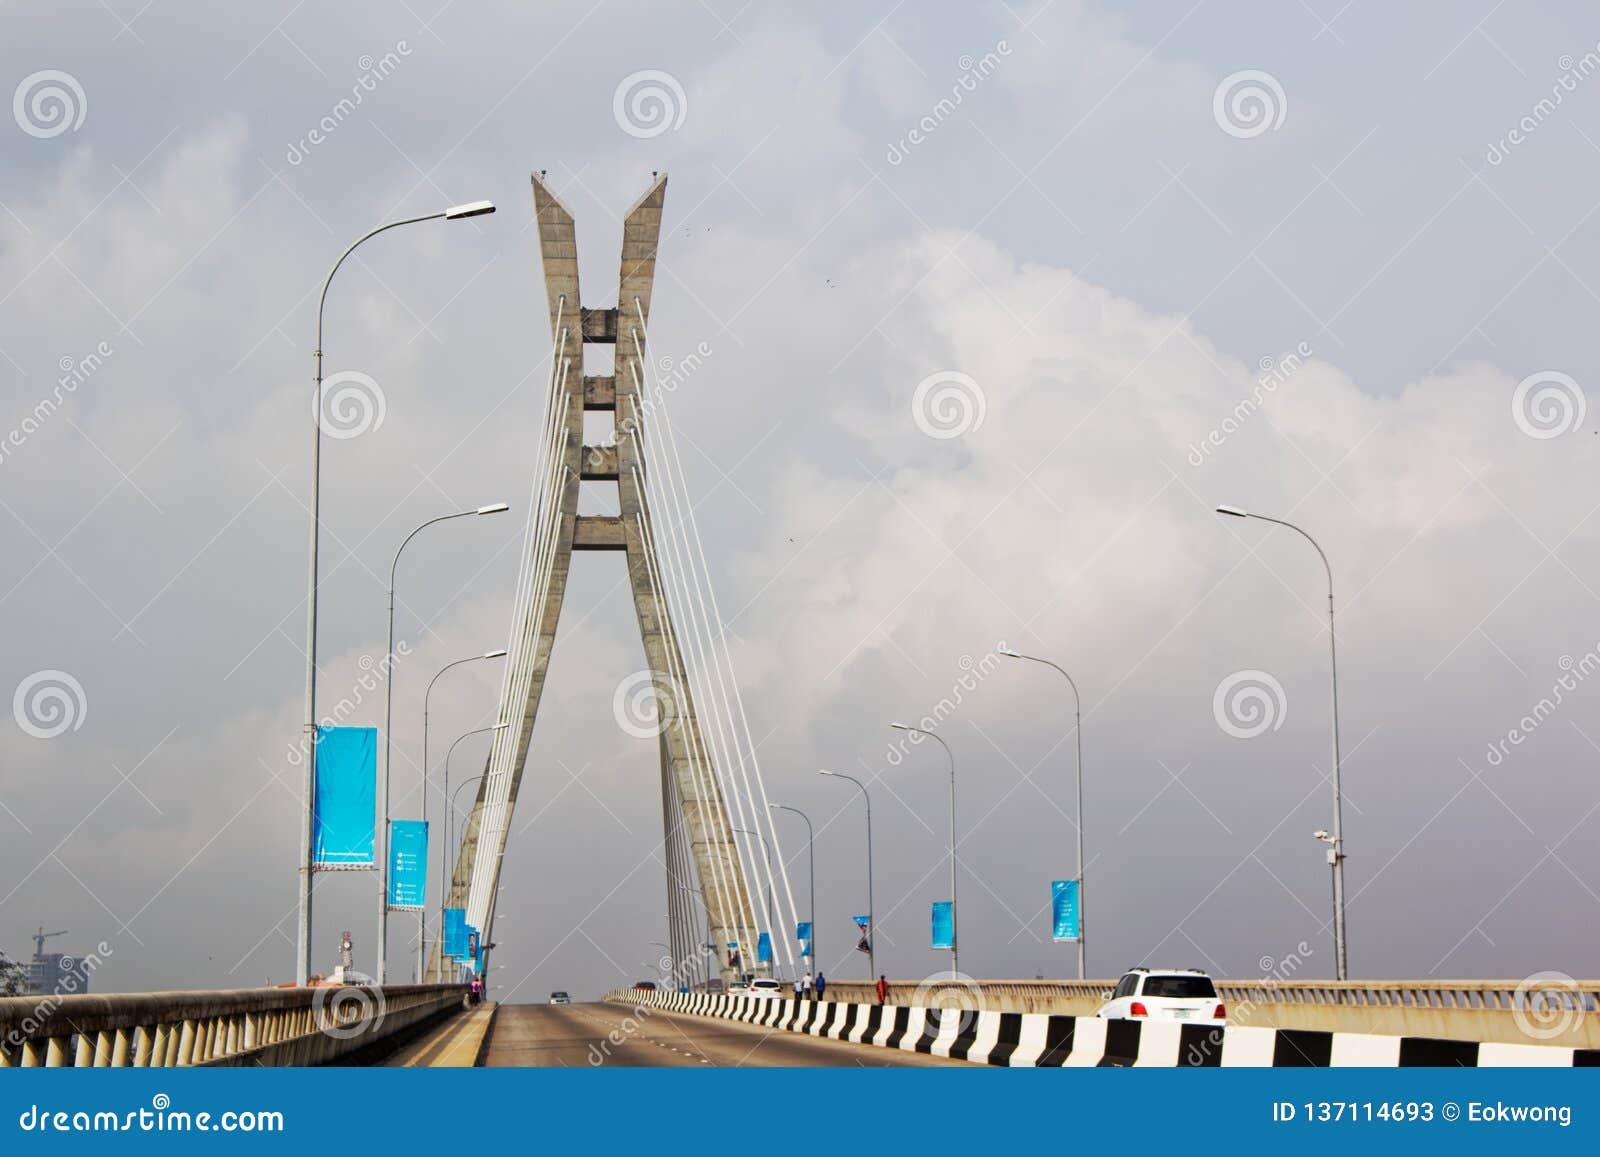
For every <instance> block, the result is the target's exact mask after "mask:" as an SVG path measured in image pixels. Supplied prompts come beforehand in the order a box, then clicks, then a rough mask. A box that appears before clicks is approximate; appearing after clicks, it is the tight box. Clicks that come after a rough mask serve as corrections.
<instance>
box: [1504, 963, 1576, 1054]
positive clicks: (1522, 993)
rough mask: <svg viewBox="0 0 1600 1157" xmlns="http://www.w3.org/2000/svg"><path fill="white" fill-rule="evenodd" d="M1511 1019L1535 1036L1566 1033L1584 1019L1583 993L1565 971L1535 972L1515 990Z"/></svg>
mask: <svg viewBox="0 0 1600 1157" xmlns="http://www.w3.org/2000/svg"><path fill="white" fill-rule="evenodd" d="M1511 1019H1512V1020H1513V1021H1514V1022H1515V1023H1516V1026H1517V1028H1518V1029H1519V1030H1521V1032H1522V1033H1523V1034H1524V1035H1525V1036H1530V1037H1532V1038H1533V1039H1534V1040H1554V1039H1555V1038H1556V1037H1559V1036H1566V1035H1567V1034H1568V1033H1569V1032H1571V1031H1572V1030H1573V1029H1575V1028H1577V1027H1578V1025H1579V1024H1580V1023H1581V1022H1582V1021H1583V993H1582V992H1581V990H1580V989H1579V986H1578V982H1577V981H1576V980H1574V979H1573V978H1572V977H1570V976H1568V975H1567V974H1566V973H1565V972H1535V973H1534V974H1533V975H1532V976H1528V977H1524V978H1523V981H1522V983H1521V984H1519V985H1517V990H1516V992H1515V993H1513V994H1512V997H1511Z"/></svg>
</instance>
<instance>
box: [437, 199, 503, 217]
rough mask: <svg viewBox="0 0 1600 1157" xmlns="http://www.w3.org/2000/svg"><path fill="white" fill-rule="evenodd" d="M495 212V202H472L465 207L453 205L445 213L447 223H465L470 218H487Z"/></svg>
mask: <svg viewBox="0 0 1600 1157" xmlns="http://www.w3.org/2000/svg"><path fill="white" fill-rule="evenodd" d="M493 212H494V202H493V201H470V202H468V203H467V204H465V205H452V206H451V207H450V208H448V209H446V210H445V211H444V219H445V220H446V221H463V220H465V219H466V218H468V217H487V216H488V215H489V214H490V213H493Z"/></svg>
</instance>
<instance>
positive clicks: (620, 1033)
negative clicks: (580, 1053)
mask: <svg viewBox="0 0 1600 1157" xmlns="http://www.w3.org/2000/svg"><path fill="white" fill-rule="evenodd" d="M651 1015H652V1010H651V1009H650V1008H649V1007H648V1006H646V1005H643V1004H640V1005H636V1006H635V1007H634V1010H633V1015H632V1016H625V1017H623V1018H622V1023H621V1024H619V1025H618V1026H617V1027H616V1028H614V1029H612V1030H611V1031H610V1032H609V1033H607V1034H606V1037H605V1039H604V1040H598V1041H594V1042H592V1043H591V1044H590V1045H589V1064H590V1065H591V1066H593V1067H594V1068H599V1067H600V1066H601V1065H603V1064H605V1063H606V1062H607V1061H608V1060H610V1059H611V1051H612V1050H613V1049H619V1048H621V1047H622V1046H623V1045H625V1044H627V1043H628V1041H629V1040H631V1039H632V1038H633V1037H634V1036H635V1035H636V1034H638V1033H639V1032H640V1031H642V1030H643V1029H644V1025H645V1022H646V1021H647V1020H649V1019H650V1017H651ZM635 1017H637V1018H638V1019H637V1020H635V1019H634V1018H635Z"/></svg>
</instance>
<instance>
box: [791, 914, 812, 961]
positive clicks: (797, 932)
mask: <svg viewBox="0 0 1600 1157" xmlns="http://www.w3.org/2000/svg"><path fill="white" fill-rule="evenodd" d="M794 938H795V939H796V940H798V941H800V955H801V956H810V955H811V921H809V920H802V921H800V923H798V924H796V925H795V926H794Z"/></svg>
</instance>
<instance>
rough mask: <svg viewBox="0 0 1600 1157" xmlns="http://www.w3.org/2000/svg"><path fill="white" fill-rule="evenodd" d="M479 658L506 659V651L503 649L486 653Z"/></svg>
mask: <svg viewBox="0 0 1600 1157" xmlns="http://www.w3.org/2000/svg"><path fill="white" fill-rule="evenodd" d="M478 657H479V658H480V659H504V658H505V657H506V649H505V648H504V647H501V648H500V649H499V650H498V651H485V652H484V653H483V654H482V655H480V656H478Z"/></svg>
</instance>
